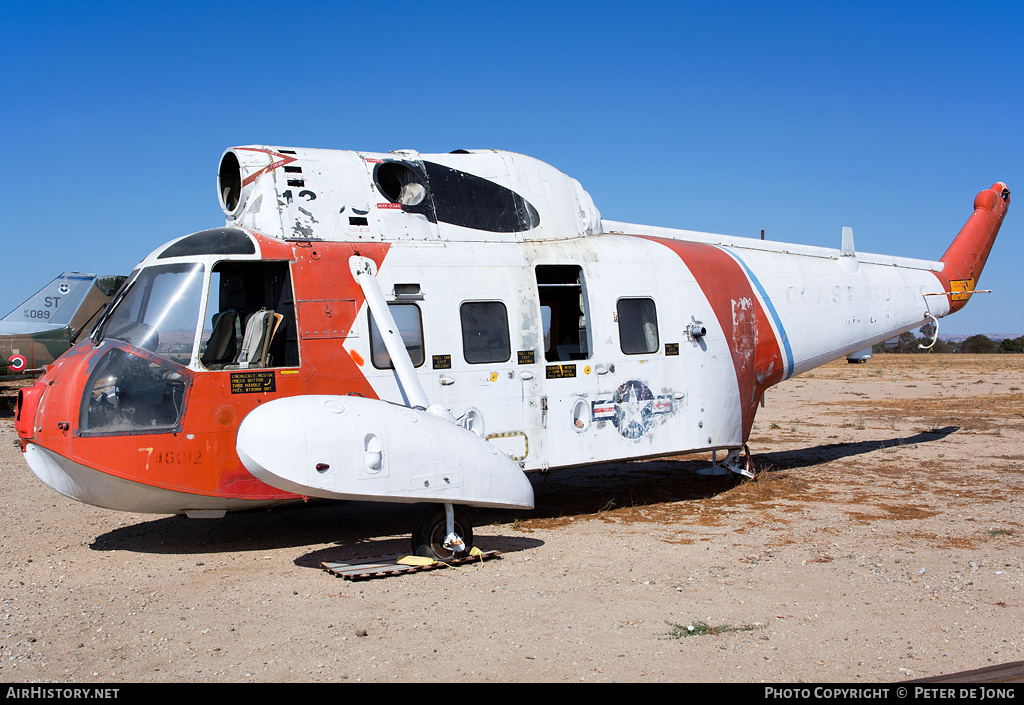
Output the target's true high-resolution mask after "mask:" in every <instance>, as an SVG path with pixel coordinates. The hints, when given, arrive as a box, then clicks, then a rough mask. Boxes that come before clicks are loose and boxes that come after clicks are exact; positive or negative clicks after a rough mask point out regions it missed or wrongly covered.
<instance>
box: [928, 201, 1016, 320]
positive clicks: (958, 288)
mask: <svg viewBox="0 0 1024 705" xmlns="http://www.w3.org/2000/svg"><path fill="white" fill-rule="evenodd" d="M1009 206H1010V189H1008V188H1007V187H1006V184H1004V183H1003V182H1001V181H1000V182H998V183H995V184H993V185H992V188H990V189H986V190H984V191H982V192H981V193H979V194H978V195H977V196H976V197H975V199H974V213H972V214H971V217H970V218H968V219H967V223H966V224H965V225H964V227H963V228H961V229H960V233H959V234H958V235H957V236H956V238H955V239H954V240H953V243H952V244H951V245H950V246H949V249H947V250H946V254H944V255H942V260H941V261H942V263H943V264H945V265H946V266H945V267H944V268H943V269H942V271H941V272H940V273H939V275H938V276H939V278H940V279H941V280H942V281H943V283H944V284H945V286H946V289H945V290H946V291H948V292H952V293H950V294H949V312H950V313H954V312H955V311H959V310H960V309H962V308H963V307H964V306H966V305H967V302H968V301H969V300H970V298H971V291H973V290H974V287H975V285H976V284H977V283H978V277H980V276H981V270H982V269H983V268H984V267H985V261H986V260H988V254H989V252H991V251H992V244H993V243H994V242H995V241H996V235H997V234H998V233H999V226H1000V225H1002V224H1003V218H1004V217H1006V210H1007V208H1009Z"/></svg>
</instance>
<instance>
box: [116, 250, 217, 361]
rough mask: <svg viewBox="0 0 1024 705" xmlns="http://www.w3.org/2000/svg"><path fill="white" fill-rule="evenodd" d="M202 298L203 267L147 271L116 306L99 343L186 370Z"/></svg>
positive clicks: (164, 267)
mask: <svg viewBox="0 0 1024 705" xmlns="http://www.w3.org/2000/svg"><path fill="white" fill-rule="evenodd" d="M202 296H203V265H201V264H199V263H198V262H189V263H183V264H164V265H157V266H154V267H147V268H145V269H143V270H141V271H140V272H139V273H138V275H137V276H136V277H135V278H134V279H132V280H131V281H130V282H129V283H128V285H127V287H126V288H125V290H124V291H123V292H122V294H121V295H120V297H119V298H117V299H116V300H115V301H114V305H113V308H112V309H111V311H110V314H109V315H108V316H107V318H106V320H105V321H103V323H102V327H101V328H100V330H99V331H98V332H97V335H96V340H97V342H99V341H101V340H105V339H114V340H123V341H124V342H126V343H128V344H129V345H134V346H136V347H139V348H143V349H145V350H149V351H150V352H152V353H155V354H157V355H160V356H161V357H165V358H167V359H169V360H173V361H174V362H177V363H178V364H179V365H185V366H187V365H188V364H189V361H190V360H191V358H192V349H193V347H194V344H195V337H196V327H197V322H198V321H199V306H200V303H201V300H202Z"/></svg>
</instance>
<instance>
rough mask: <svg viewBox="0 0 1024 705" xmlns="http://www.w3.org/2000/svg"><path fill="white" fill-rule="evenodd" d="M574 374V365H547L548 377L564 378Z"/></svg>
mask: <svg viewBox="0 0 1024 705" xmlns="http://www.w3.org/2000/svg"><path fill="white" fill-rule="evenodd" d="M575 376H576V365H548V366H547V374H546V377H547V378H548V379H565V378H567V377H575Z"/></svg>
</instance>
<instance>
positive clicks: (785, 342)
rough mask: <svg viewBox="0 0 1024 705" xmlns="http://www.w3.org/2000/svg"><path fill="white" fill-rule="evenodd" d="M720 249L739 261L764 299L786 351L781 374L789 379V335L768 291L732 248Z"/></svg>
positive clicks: (791, 357) (790, 369) (790, 357)
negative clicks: (783, 369)
mask: <svg viewBox="0 0 1024 705" xmlns="http://www.w3.org/2000/svg"><path fill="white" fill-rule="evenodd" d="M720 249H721V250H723V251H725V252H727V253H728V254H729V255H730V256H731V257H732V258H733V259H734V260H736V261H737V262H739V264H740V266H741V267H743V271H745V272H746V273H747V276H748V277H749V278H750V281H751V283H753V285H754V286H755V287H756V288H757V293H758V294H760V295H761V300H762V301H764V305H765V308H767V309H768V315H769V316H771V317H772V320H773V321H774V322H775V329H776V330H777V331H779V337H780V338H781V339H782V348H783V350H784V351H785V353H786V374H785V375H784V376H783V379H789V378H790V377H792V376H793V348H791V347H790V345H789V335H787V334H786V329H785V328H784V327H783V326H782V319H781V318H779V313H778V311H776V310H775V305H774V304H773V303H772V300H771V298H770V297H769V296H768V292H767V291H765V290H764V287H763V286H761V282H760V280H758V278H757V277H756V276H754V273H753V272H752V271H751V270H750V267H748V266H747V263H746V262H744V261H743V260H742V259H740V257H739V255H737V254H736V253H735V252H733V251H732V250H727V249H725V248H724V247H722V248H720Z"/></svg>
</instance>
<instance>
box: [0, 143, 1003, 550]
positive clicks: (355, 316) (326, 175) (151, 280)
mask: <svg viewBox="0 0 1024 705" xmlns="http://www.w3.org/2000/svg"><path fill="white" fill-rule="evenodd" d="M218 195H219V197H220V201H221V206H222V208H223V210H224V212H225V214H226V216H227V222H226V225H225V227H221V228H215V229H213V230H207V231H203V232H199V233H195V234H192V235H188V236H186V237H184V238H180V239H178V240H175V241H173V242H171V243H168V244H167V245H165V246H163V247H161V248H159V249H158V250H157V251H155V252H154V253H152V254H151V255H150V256H149V257H147V258H146V259H145V260H143V261H142V262H141V263H140V264H139V265H138V267H137V268H136V270H135V271H134V272H133V273H132V275H131V276H130V277H129V279H128V280H127V282H126V283H125V285H124V286H123V287H122V289H121V291H120V292H119V293H118V294H117V295H116V296H115V297H114V299H113V301H112V304H111V306H110V308H109V310H108V311H107V313H106V314H105V316H104V318H103V319H102V321H101V322H100V323H99V324H98V325H97V327H96V328H95V330H94V332H93V334H92V336H91V337H90V338H89V339H88V340H86V341H84V342H81V343H79V344H78V345H76V346H75V347H74V348H72V349H71V350H70V351H69V352H68V353H66V354H65V355H64V356H62V357H61V358H60V359H58V360H57V361H56V362H55V363H54V364H53V365H51V366H50V367H49V368H48V370H47V372H46V374H45V375H44V376H43V377H42V378H41V379H40V380H39V381H38V382H37V383H36V384H35V385H34V386H32V387H27V388H25V389H24V390H23V391H22V394H21V395H20V397H19V404H18V412H17V421H16V426H17V430H18V434H19V437H20V439H21V445H22V449H23V451H24V454H25V458H26V460H27V461H28V463H29V465H30V467H31V468H32V470H33V471H34V472H35V473H36V475H38V476H39V478H40V479H42V480H43V482H45V483H46V484H47V485H49V486H50V487H52V488H53V489H55V490H57V491H58V492H61V493H63V494H65V495H67V496H69V497H73V498H75V499H78V500H81V501H83V502H87V503H90V504H94V505H98V506H101V507H107V508H112V509H119V510H126V511H133V512H153V513H172V514H173V513H185V514H189V515H191V516H219V515H222V514H223V512H225V511H230V510H236V509H245V508H251V507H257V506H262V505H268V504H273V503H281V502H289V501H296V500H301V499H303V498H309V497H323V498H335V499H348V500H365V501H383V502H426V503H431V505H432V506H434V507H437V508H440V507H441V506H442V505H443V507H444V508H445V510H446V511H445V512H442V513H440V514H439V515H438V516H440V517H441V518H440V519H439V520H437V521H435V524H438V525H439V526H440V527H441V528H440V529H438V531H439V532H440V534H441V535H444V536H446V537H451V535H452V533H455V534H458V533H459V528H460V527H459V526H458V524H457V523H455V524H453V519H452V517H453V514H454V512H453V509H454V508H455V507H461V506H478V507H506V508H529V507H532V506H533V490H532V487H531V483H530V482H529V479H528V478H527V473H533V472H539V471H548V470H554V469H558V468H567V467H572V466H579V465H586V464H593V463H602V462H608V461H617V460H625V459H636V458H650V457H658V456H668V455H676V454H682V453H691V452H704V451H715V452H716V457H717V454H718V453H721V457H722V458H723V459H722V461H721V462H720V463H719V466H720V467H722V468H726V469H728V470H731V471H732V472H735V473H740V474H749V472H750V470H749V466H748V464H746V463H745V462H744V460H743V458H742V456H741V452H742V451H743V449H744V448H745V445H746V442H747V439H748V437H749V435H750V431H751V426H752V423H753V420H754V415H755V412H756V410H757V408H758V404H759V403H760V401H761V399H762V396H763V394H764V392H765V390H766V389H768V388H769V387H771V386H772V385H775V384H778V383H779V382H781V381H783V380H785V379H788V378H790V377H792V376H793V375H796V374H800V373H802V372H805V371H807V370H810V369H812V368H814V367H816V366H818V365H821V364H824V363H826V362H829V361H831V360H835V359H839V358H842V357H844V356H847V355H850V354H853V353H855V352H857V351H859V350H862V349H864V348H868V347H870V346H871V345H873V344H875V343H879V342H882V341H884V340H886V339H889V338H892V337H894V336H897V335H899V334H900V333H903V332H905V331H910V330H913V329H915V328H918V327H920V326H922V325H924V324H926V323H929V322H934V323H937V319H939V318H942V317H943V316H946V315H948V314H950V313H952V312H955V311H957V310H959V308H961V307H962V306H963V305H964V304H965V303H966V301H967V300H968V299H969V297H970V296H971V293H972V292H973V291H974V290H975V284H976V282H977V280H978V277H979V275H980V273H981V269H982V267H983V266H984V264H985V260H986V258H987V257H988V254H989V251H990V250H991V247H992V244H993V242H994V239H995V236H996V234H997V232H998V230H999V226H1000V224H1001V222H1002V220H1003V217H1004V216H1005V213H1006V210H1007V207H1008V205H1009V200H1010V199H1009V191H1008V189H1007V188H1006V186H1005V185H1004V184H1002V183H997V184H995V185H994V186H992V188H990V189H986V190H984V191H982V192H981V193H980V194H978V196H977V198H976V199H975V204H974V205H975V209H974V212H973V214H972V215H971V216H970V218H969V220H968V221H967V224H966V225H964V227H963V228H962V230H961V231H960V234H959V235H958V236H957V237H956V239H955V240H954V242H953V244H952V245H950V247H949V249H948V250H947V251H946V253H945V255H943V257H942V258H941V259H940V260H938V261H925V260H915V259H908V258H902V257H887V256H881V255H872V254H863V253H859V252H856V251H855V249H854V247H853V239H852V234H851V232H850V231H849V230H848V229H844V233H843V241H842V247H841V248H840V249H828V248H822V247H810V246H803V245H793V244H782V243H777V242H772V241H764V240H758V239H747V238H737V237H727V236H721V235H713V234H708V233H698V232H691V231H685V230H674V229H666V228H657V227H650V226H643V225H633V224H627V223H620V222H611V221H607V220H602V218H601V217H600V214H599V212H598V211H597V209H596V208H595V207H594V205H593V202H592V201H591V199H590V197H589V196H588V195H587V193H586V192H585V191H584V190H583V189H582V188H581V187H580V185H579V184H578V183H577V182H576V181H575V180H573V179H571V178H569V177H568V176H566V175H564V174H562V173H561V172H559V171H557V170H556V169H554V168H552V167H550V166H548V165H547V164H544V163H542V162H539V161H537V160H534V159H531V158H529V157H525V156H522V155H519V154H512V153H508V152H499V151H493V150H482V151H474V152H457V153H452V154H434V155H425V154H418V153H414V152H405V151H403V152H393V153H388V154H365V153H358V152H348V151H333V150H317V149H284V148H276V147H236V148H233V149H229V150H227V151H226V152H225V153H224V155H223V157H222V159H221V164H220V171H219V175H218ZM462 521H463V522H464V521H465V520H464V519H463V520H462ZM453 527H454V532H453V531H452V529H453ZM464 528H465V529H468V527H464ZM430 530H431V529H430V527H427V528H426V529H418V531H420V533H421V536H420V537H419V538H417V537H416V536H414V544H416V543H417V541H422V540H424V539H423V536H422V534H423V532H424V531H425V532H428V533H429V531H430ZM463 533H469V532H468V531H463ZM456 538H457V537H456ZM430 540H431V539H430V538H429V537H428V539H427V541H428V542H429V541H430ZM451 545H452V544H449V548H451ZM454 546H456V548H458V547H459V544H458V542H457V541H456V543H455V544H454Z"/></svg>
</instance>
